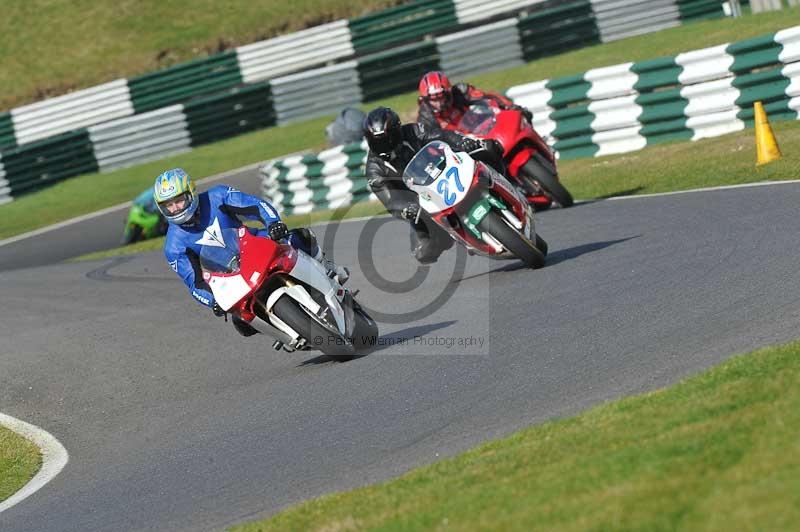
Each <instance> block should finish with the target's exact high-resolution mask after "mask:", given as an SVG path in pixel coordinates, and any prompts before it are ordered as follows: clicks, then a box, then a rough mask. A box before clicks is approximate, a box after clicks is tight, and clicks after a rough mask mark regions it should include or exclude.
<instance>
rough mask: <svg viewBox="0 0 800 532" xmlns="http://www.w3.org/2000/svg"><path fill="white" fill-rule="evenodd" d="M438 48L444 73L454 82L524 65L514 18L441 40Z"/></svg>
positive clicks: (439, 39)
mask: <svg viewBox="0 0 800 532" xmlns="http://www.w3.org/2000/svg"><path fill="white" fill-rule="evenodd" d="M436 48H437V50H438V51H439V57H440V64H441V66H442V70H444V71H445V72H446V73H447V75H448V76H450V77H452V78H463V77H464V76H468V75H470V74H474V73H476V72H488V71H490V70H498V69H502V68H511V67H514V66H518V65H521V64H523V63H524V61H523V59H522V46H521V45H520V42H519V32H518V31H517V19H515V18H512V19H506V20H501V21H500V22H495V23H494V24H487V25H485V26H479V27H477V28H474V29H471V30H467V31H462V32H459V33H454V34H452V35H447V36H445V37H439V38H437V39H436Z"/></svg>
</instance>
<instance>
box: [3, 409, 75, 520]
mask: <svg viewBox="0 0 800 532" xmlns="http://www.w3.org/2000/svg"><path fill="white" fill-rule="evenodd" d="M0 425H3V426H5V427H7V428H9V429H11V430H13V431H14V432H16V433H17V434H19V435H20V436H22V437H24V438H27V439H28V440H30V441H32V442H33V443H35V444H36V446H37V447H39V450H40V451H41V453H42V468H41V469H39V472H38V473H36V475H35V476H34V477H33V478H32V479H30V481H29V482H28V483H27V484H25V485H24V486H23V487H22V489H21V490H19V491H18V492H16V493H15V494H13V495H12V496H11V497H9V498H8V499H6V500H4V501H3V502H0V513H2V512H4V511H6V510H8V509H9V508H11V507H12V506H14V505H15V504H17V503H18V502H21V501H22V500H24V499H26V498H27V497H30V496H31V495H33V494H34V493H36V492H37V491H38V490H39V489H41V488H42V487H43V486H44V485H45V484H47V483H48V482H50V481H51V480H53V479H54V478H55V476H56V475H58V474H59V473H60V472H61V470H62V469H64V466H65V465H67V462H68V461H69V454H67V450H66V449H65V448H64V446H63V445H61V442H59V441H58V440H57V439H55V437H54V436H53V435H52V434H50V433H49V432H47V431H45V430H43V429H40V428H39V427H37V426H35V425H31V424H30V423H25V422H24V421H21V420H19V419H17V418H13V417H11V416H7V415H5V414H3V413H0Z"/></svg>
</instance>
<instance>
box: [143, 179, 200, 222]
mask: <svg viewBox="0 0 800 532" xmlns="http://www.w3.org/2000/svg"><path fill="white" fill-rule="evenodd" d="M153 193H154V196H155V200H156V205H158V210H159V211H160V212H161V214H162V215H164V218H166V219H167V221H168V222H169V223H173V224H178V225H180V224H185V223H186V222H188V221H189V220H190V219H191V218H192V216H194V213H195V212H196V211H197V205H198V203H199V200H198V196H197V192H196V191H195V188H194V182H193V181H192V178H191V177H190V176H189V174H187V173H186V172H185V171H184V170H183V169H182V168H173V169H172V170H167V171H166V172H164V173H163V174H161V175H160V176H158V177H157V178H156V182H155V184H154V185H153ZM181 200H183V201H181Z"/></svg>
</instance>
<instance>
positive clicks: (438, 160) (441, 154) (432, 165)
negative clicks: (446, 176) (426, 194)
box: [403, 140, 449, 187]
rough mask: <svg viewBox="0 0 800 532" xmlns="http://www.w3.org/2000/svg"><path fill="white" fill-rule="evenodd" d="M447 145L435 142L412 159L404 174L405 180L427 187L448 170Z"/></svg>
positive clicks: (438, 141)
mask: <svg viewBox="0 0 800 532" xmlns="http://www.w3.org/2000/svg"><path fill="white" fill-rule="evenodd" d="M448 149H449V148H448V147H447V144H445V143H444V142H442V141H440V140H434V141H433V142H429V143H428V144H426V145H425V146H424V147H423V148H422V149H421V150H419V152H417V154H416V155H415V156H414V158H413V159H411V162H409V163H408V166H406V169H405V171H404V172H403V180H404V181H405V182H406V183H409V182H410V183H409V184H411V183H413V184H414V185H417V186H420V187H427V186H428V185H430V184H431V183H433V182H434V181H436V179H437V178H438V177H439V176H440V175H441V174H442V172H444V169H445V168H447V151H448Z"/></svg>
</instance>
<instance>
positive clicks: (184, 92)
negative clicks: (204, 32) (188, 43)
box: [128, 51, 242, 113]
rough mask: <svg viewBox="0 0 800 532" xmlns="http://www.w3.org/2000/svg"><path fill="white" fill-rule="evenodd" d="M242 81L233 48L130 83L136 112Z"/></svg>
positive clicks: (138, 78) (216, 90)
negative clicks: (230, 50)
mask: <svg viewBox="0 0 800 532" xmlns="http://www.w3.org/2000/svg"><path fill="white" fill-rule="evenodd" d="M241 82H242V73H241V72H240V71H239V63H238V61H237V59H236V52H235V51H233V52H224V53H221V54H215V55H212V56H210V57H207V58H203V59H197V60H195V61H190V62H188V63H182V64H180V65H177V66H174V67H171V68H167V69H164V70H159V71H158V72H153V73H151V74H145V75H144V76H139V77H136V78H132V79H130V80H129V81H128V86H129V87H130V91H131V99H132V100H133V105H134V108H135V109H136V112H137V113H142V112H145V111H150V110H153V109H157V108H159V107H166V106H168V105H172V104H175V103H180V102H184V101H186V100H188V99H190V98H193V97H195V96H200V95H204V94H211V93H214V92H218V91H220V90H224V89H227V88H230V87H232V86H234V85H238V84H239V83H241Z"/></svg>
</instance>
